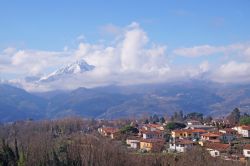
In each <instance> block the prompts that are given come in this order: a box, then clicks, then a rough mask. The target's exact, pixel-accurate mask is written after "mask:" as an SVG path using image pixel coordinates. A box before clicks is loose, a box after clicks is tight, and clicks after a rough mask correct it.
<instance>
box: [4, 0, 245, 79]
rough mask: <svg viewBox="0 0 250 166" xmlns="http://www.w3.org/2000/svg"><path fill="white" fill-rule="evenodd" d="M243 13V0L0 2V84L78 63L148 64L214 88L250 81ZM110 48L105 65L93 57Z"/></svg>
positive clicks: (101, 68)
mask: <svg viewBox="0 0 250 166" xmlns="http://www.w3.org/2000/svg"><path fill="white" fill-rule="evenodd" d="M249 7H250V1H249V0H230V1H229V0H203V1H200V0H172V1H170V0H155V1H153V0H148V1H145V0H126V1H125V0H124V1H122V0H119V1H117V0H106V1H100V0H99V1H97V0H82V1H80V0H79V1H78V0H73V1H66V0H65V1H63V0H61V1H51V0H37V1H33V0H23V1H17V0H12V1H7V0H2V1H0V27H1V28H0V36H1V37H0V79H16V78H18V79H19V78H22V77H25V76H29V75H43V74H48V73H49V72H51V71H53V70H55V69H56V68H58V67H60V66H62V65H65V64H67V62H73V61H74V60H77V58H78V59H79V58H83V59H85V60H86V61H87V62H88V63H94V65H97V66H98V65H100V66H101V67H100V68H99V69H100V71H101V73H103V71H106V70H108V71H109V70H111V69H110V66H114V64H115V63H121V64H120V67H118V68H117V70H121V71H122V72H124V70H123V69H124V68H123V67H124V63H125V64H128V63H131V64H133V65H130V66H129V67H132V68H129V67H128V66H126V67H125V68H126V69H127V68H129V69H131V70H136V69H137V68H136V67H135V66H136V65H137V67H138V68H142V66H144V67H145V66H150V69H152V70H153V69H157V71H158V72H162V71H168V74H166V75H164V76H166V78H169V75H171V76H170V77H171V78H172V75H176V73H178V72H179V71H181V70H185V71H188V74H187V73H182V74H180V75H183V76H185V77H186V76H187V75H188V77H193V76H195V77H197V75H201V73H202V75H204V73H205V74H206V75H209V76H208V77H209V79H212V80H215V81H219V82H231V81H232V80H234V79H235V77H236V78H238V79H239V80H240V81H242V82H250V76H249V74H248V70H249V69H250V44H249V42H250V33H249V31H250V21H249V18H250V10H249ZM131 27H132V28H131ZM130 32H131V33H130ZM133 32H135V33H133ZM133 35H134V36H136V37H137V38H136V37H134V36H133ZM144 38H147V39H145V40H144ZM128 41H129V42H128ZM135 41H137V42H141V43H144V44H142V45H140V44H137V43H136V42H135ZM126 42H127V45H126ZM130 42H131V43H135V44H134V45H136V47H134V46H131V45H129V44H128V43H130ZM120 45H122V48H123V47H124V50H123V49H122V48H120ZM97 46H98V48H97ZM101 47H102V49H101ZM109 47H112V48H114V50H115V51H113V52H112V56H111V57H112V58H111V57H109V58H106V59H105V63H106V64H100V63H101V62H100V61H104V60H103V59H102V58H103V57H100V59H98V58H97V55H96V54H97V52H98V53H99V52H101V55H106V54H107V51H106V50H107V48H109ZM83 48H84V49H83ZM85 49H87V50H88V52H87V53H86V52H84V51H85ZM133 49H134V50H133ZM138 49H140V51H141V52H144V53H145V52H146V53H145V54H148V56H149V57H150V56H155V57H156V56H159V57H160V58H153V59H152V58H151V59H150V58H148V57H147V58H148V59H147V58H146V60H141V59H142V58H144V59H145V57H143V56H142V55H141V53H139V52H136V53H135V50H138ZM81 51H82V52H81ZM79 52H81V53H79ZM124 52H126V53H127V52H128V53H131V55H128V57H129V58H130V59H129V60H128V59H124V57H123V56H124V55H122V54H123V53H124ZM90 54H91V55H92V57H90ZM110 54H111V53H110ZM110 54H108V55H106V57H108V56H110ZM113 54H116V55H113ZM153 54H156V55H153ZM51 57H52V58H51ZM55 57H56V58H55ZM65 57H67V58H68V59H67V58H65ZM140 58H141V59H140ZM46 59H48V60H47V61H46ZM107 59H108V60H107ZM114 59H119V60H117V61H115V62H113V61H114ZM163 59H164V60H163ZM71 60H72V61H71ZM122 60H125V62H124V63H123V62H122ZM139 60H140V61H143V62H139ZM51 61H56V63H52V62H51ZM97 61H98V62H97ZM106 61H109V62H106ZM111 61H112V63H111ZM160 62H164V63H165V64H164V65H163V64H161V63H160ZM29 64H30V66H29ZM32 64H33V66H32ZM140 65H141V66H140ZM107 66H108V67H107ZM115 66H116V65H115ZM159 66H160V67H159ZM162 66H165V68H164V70H163V69H162ZM107 68H109V69H107ZM111 68H112V67H111ZM214 68H218V70H217V71H215V70H214ZM145 69H148V68H145ZM30 71H32V72H30ZM129 71H130V70H129ZM150 71H151V70H150ZM169 73H171V74H169ZM173 73H174V74H173ZM208 73H209V74H208ZM235 73H236V74H237V73H238V75H235ZM242 73H243V74H242ZM116 74H117V73H116ZM151 74H152V73H151ZM154 74H155V73H154ZM118 75H121V76H123V75H122V73H119V74H118ZM178 75H179V74H178ZM137 76H138V75H137ZM124 77H125V76H124ZM144 77H145V76H143V78H144ZM159 77H162V76H159ZM246 77H247V79H246ZM218 78H222V79H223V80H221V79H218ZM113 81H114V80H113Z"/></svg>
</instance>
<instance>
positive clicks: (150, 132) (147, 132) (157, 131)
mask: <svg viewBox="0 0 250 166" xmlns="http://www.w3.org/2000/svg"><path fill="white" fill-rule="evenodd" d="M141 133H143V134H162V133H163V132H162V131H160V130H155V131H148V130H142V131H141Z"/></svg>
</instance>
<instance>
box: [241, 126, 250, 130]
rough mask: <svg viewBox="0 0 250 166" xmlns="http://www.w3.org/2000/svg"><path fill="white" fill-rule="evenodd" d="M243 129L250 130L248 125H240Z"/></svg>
mask: <svg viewBox="0 0 250 166" xmlns="http://www.w3.org/2000/svg"><path fill="white" fill-rule="evenodd" d="M241 128H242V129H243V130H250V126H241Z"/></svg>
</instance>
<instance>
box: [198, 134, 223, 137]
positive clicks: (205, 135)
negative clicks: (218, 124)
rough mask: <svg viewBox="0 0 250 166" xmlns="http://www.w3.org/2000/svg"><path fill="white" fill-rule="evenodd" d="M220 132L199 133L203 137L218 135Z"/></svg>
mask: <svg viewBox="0 0 250 166" xmlns="http://www.w3.org/2000/svg"><path fill="white" fill-rule="evenodd" d="M220 135H221V134H219V133H205V134H201V136H204V137H219V136H220Z"/></svg>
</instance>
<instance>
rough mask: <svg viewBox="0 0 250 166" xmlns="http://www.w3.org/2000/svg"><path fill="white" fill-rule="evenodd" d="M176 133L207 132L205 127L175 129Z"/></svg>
mask: <svg viewBox="0 0 250 166" xmlns="http://www.w3.org/2000/svg"><path fill="white" fill-rule="evenodd" d="M173 132H176V133H184V132H187V133H206V130H203V129H181V130H173Z"/></svg>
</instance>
